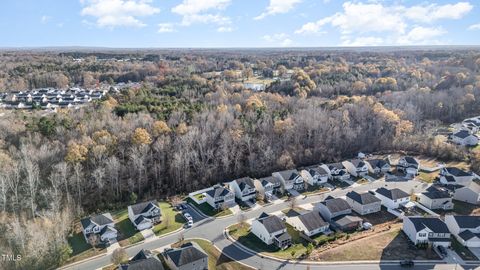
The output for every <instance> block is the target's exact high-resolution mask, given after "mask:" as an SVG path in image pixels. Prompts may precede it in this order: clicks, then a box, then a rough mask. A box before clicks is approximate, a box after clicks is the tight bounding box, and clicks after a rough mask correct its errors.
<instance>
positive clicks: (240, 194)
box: [229, 177, 257, 202]
mask: <svg viewBox="0 0 480 270" xmlns="http://www.w3.org/2000/svg"><path fill="white" fill-rule="evenodd" d="M229 186H230V190H233V192H234V193H235V197H236V198H237V199H239V200H240V201H243V202H245V201H255V198H256V196H257V190H256V189H255V183H254V182H253V179H252V178H250V177H242V178H239V179H235V180H233V181H232V182H230V183H229Z"/></svg>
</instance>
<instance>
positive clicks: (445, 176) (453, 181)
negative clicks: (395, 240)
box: [440, 167, 474, 186]
mask: <svg viewBox="0 0 480 270" xmlns="http://www.w3.org/2000/svg"><path fill="white" fill-rule="evenodd" d="M473 179H474V176H473V174H472V173H470V172H466V171H464V170H462V169H459V168H457V167H445V168H442V169H441V170H440V183H442V184H444V185H462V186H465V185H468V184H470V182H472V180H473Z"/></svg>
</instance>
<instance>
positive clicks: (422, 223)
mask: <svg viewBox="0 0 480 270" xmlns="http://www.w3.org/2000/svg"><path fill="white" fill-rule="evenodd" d="M404 218H407V219H409V220H410V221H411V222H412V223H413V226H414V227H415V230H416V231H417V232H419V231H421V230H423V229H425V228H428V229H430V230H431V231H432V232H435V233H449V232H450V231H449V230H448V227H447V225H446V224H445V223H444V222H443V221H442V220H441V219H439V218H437V217H404Z"/></svg>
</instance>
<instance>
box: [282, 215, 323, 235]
mask: <svg viewBox="0 0 480 270" xmlns="http://www.w3.org/2000/svg"><path fill="white" fill-rule="evenodd" d="M287 223H288V224H290V225H292V227H294V228H295V229H296V230H297V231H300V232H303V233H304V234H305V235H307V236H313V235H316V234H319V233H324V232H326V231H330V230H329V227H330V224H328V222H326V221H325V220H324V219H323V218H322V216H320V213H319V212H317V211H310V212H307V213H304V214H300V215H298V216H293V217H287Z"/></svg>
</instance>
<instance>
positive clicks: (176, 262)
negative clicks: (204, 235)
mask: <svg viewBox="0 0 480 270" xmlns="http://www.w3.org/2000/svg"><path fill="white" fill-rule="evenodd" d="M163 257H164V258H165V262H166V263H167V265H168V266H169V268H170V269H172V270H208V255H207V253H206V252H205V251H204V250H203V249H202V248H201V247H200V246H199V245H198V244H196V243H192V242H189V243H186V244H183V245H182V246H180V247H179V248H173V249H166V250H165V251H164V252H163Z"/></svg>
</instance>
